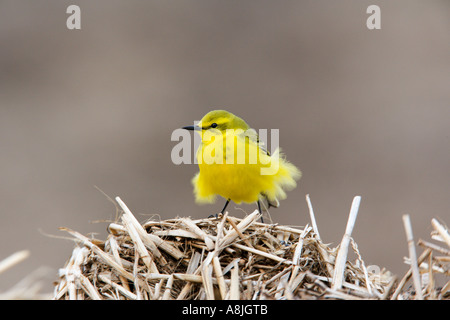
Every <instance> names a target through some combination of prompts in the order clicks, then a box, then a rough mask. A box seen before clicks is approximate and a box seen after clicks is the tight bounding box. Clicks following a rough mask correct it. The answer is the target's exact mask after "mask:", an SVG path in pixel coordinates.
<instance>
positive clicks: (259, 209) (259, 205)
mask: <svg viewBox="0 0 450 320" xmlns="http://www.w3.org/2000/svg"><path fill="white" fill-rule="evenodd" d="M257 203H258V211H259V213H261V223H264V219H263V217H262V210H261V203H260V202H259V200H258V202H257Z"/></svg>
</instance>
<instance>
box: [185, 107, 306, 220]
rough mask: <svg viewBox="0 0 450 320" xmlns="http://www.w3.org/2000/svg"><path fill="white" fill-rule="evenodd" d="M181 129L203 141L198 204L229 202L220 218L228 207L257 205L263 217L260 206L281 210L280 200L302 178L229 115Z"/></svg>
mask: <svg viewBox="0 0 450 320" xmlns="http://www.w3.org/2000/svg"><path fill="white" fill-rule="evenodd" d="M183 129H187V130H195V131H197V132H199V133H200V135H201V138H202V143H201V145H200V147H199V149H198V151H197V163H198V167H199V172H198V173H197V174H196V175H195V176H194V178H193V179H192V184H193V185H194V194H195V198H196V202H198V203H214V202H215V199H216V196H217V195H219V196H221V197H223V198H225V199H226V203H225V206H224V207H223V209H222V211H221V213H222V214H223V213H224V212H225V209H226V208H227V206H228V204H229V203H230V201H233V202H235V203H237V204H240V203H241V202H245V203H254V202H256V203H257V205H258V210H259V212H260V213H262V211H261V204H260V201H263V203H264V204H265V209H266V210H267V209H269V208H270V207H271V206H272V207H278V206H279V202H278V199H280V200H281V199H285V198H286V192H285V190H291V189H293V188H295V187H296V185H297V183H296V181H295V180H298V179H300V177H301V172H300V170H298V169H297V168H296V167H295V166H294V165H293V164H291V163H290V162H288V161H287V160H286V159H285V158H284V156H283V155H282V154H281V153H280V151H279V149H278V148H277V149H276V151H275V152H274V154H272V155H271V154H270V153H269V152H268V151H267V150H265V148H264V146H263V145H262V143H261V142H260V141H259V137H258V135H257V133H256V131H255V130H253V129H251V128H250V127H249V125H248V124H247V123H246V122H245V121H244V120H243V119H241V118H239V117H238V116H236V115H234V114H232V113H230V112H228V111H225V110H214V111H210V112H208V113H207V114H206V115H205V116H204V117H203V118H202V120H201V121H200V122H199V123H197V124H196V125H194V126H187V127H183Z"/></svg>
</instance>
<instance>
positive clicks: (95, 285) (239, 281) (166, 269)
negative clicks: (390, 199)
mask: <svg viewBox="0 0 450 320" xmlns="http://www.w3.org/2000/svg"><path fill="white" fill-rule="evenodd" d="M308 200H309V199H308ZM116 201H117V203H118V204H119V206H120V208H121V209H122V211H123V213H122V216H121V218H120V219H118V220H117V221H115V222H113V223H111V224H110V225H109V227H108V230H109V235H108V237H107V239H105V240H99V239H95V240H94V239H90V238H87V237H85V236H83V235H81V234H79V233H78V232H76V231H73V230H70V229H68V228H62V230H64V231H66V232H68V233H69V234H70V235H71V236H72V237H73V239H74V241H75V243H76V247H75V249H74V251H73V253H72V256H71V257H70V258H69V259H68V261H67V263H66V265H65V267H64V268H62V269H61V270H60V279H59V281H58V283H57V285H56V287H55V293H54V299H121V300H127V299H130V300H136V299H151V300H157V299H164V300H172V299H173V300H175V299H181V300H197V299H209V300H213V299H232V300H236V299H253V300H260V299H262V300H264V299H277V300H285V299H289V300H291V299H415V298H416V297H421V298H424V299H448V298H449V295H450V293H449V292H448V291H449V290H450V284H449V283H450V282H447V283H446V285H444V287H443V288H436V287H435V281H434V279H435V276H436V274H437V273H441V274H444V275H446V276H449V260H450V259H449V255H448V253H449V251H450V250H449V249H448V248H444V247H442V246H440V245H436V244H430V243H429V242H425V241H423V240H421V241H419V245H420V246H422V247H425V251H424V253H422V254H421V255H420V256H419V258H417V260H416V261H415V263H414V264H412V265H416V266H417V268H418V270H419V273H420V274H422V275H423V274H428V280H429V281H428V282H426V281H421V285H422V287H421V288H422V290H421V293H420V294H419V295H417V294H415V292H414V290H411V287H407V286H406V285H407V283H408V281H410V280H411V279H412V275H413V272H412V269H410V271H408V272H407V273H406V275H405V276H404V277H403V278H402V279H401V280H400V281H397V278H396V277H395V276H393V275H392V274H391V273H390V272H389V271H387V270H385V269H384V268H383V269H381V270H380V271H379V273H377V274H373V273H371V272H369V270H368V267H367V266H366V264H365V263H364V261H363V258H362V254H361V252H360V251H359V249H358V246H357V244H356V241H355V240H354V239H353V238H352V237H351V229H352V228H353V225H354V222H355V219H356V214H357V210H358V205H359V199H356V202H357V205H354V206H353V207H352V210H351V214H350V219H349V223H348V225H347V229H346V232H345V234H344V237H343V241H342V243H341V244H340V245H339V246H338V247H336V248H333V247H331V246H330V245H328V244H325V243H323V242H322V240H321V238H320V237H319V236H318V227H317V225H316V223H315V219H314V218H313V214H314V213H313V210H312V206H311V203H310V201H309V202H308V206H309V208H310V214H311V218H312V220H313V221H314V223H313V225H312V226H309V225H306V226H304V227H294V226H280V225H277V224H267V223H260V222H258V220H259V218H260V214H259V212H257V211H255V212H253V213H251V214H249V215H247V216H246V217H244V218H238V217H231V216H228V213H225V215H223V216H219V217H217V218H216V217H213V218H205V219H196V220H194V219H191V218H189V217H181V218H175V219H168V220H164V221H155V220H151V221H146V222H144V223H142V224H141V223H139V222H138V221H137V219H136V218H135V217H134V215H133V214H132V212H131V211H130V210H129V209H128V208H127V207H126V205H125V204H124V203H123V201H122V200H120V198H116ZM354 203H355V202H354ZM432 224H433V226H434V227H435V230H436V231H435V232H436V237H437V238H438V239H441V240H442V242H443V244H444V246H445V245H446V244H447V240H448V239H447V235H448V229H447V228H446V227H445V226H444V225H443V224H440V223H439V222H438V221H436V220H434V221H433V222H432ZM407 239H408V245H409V246H410V248H411V246H412V245H413V244H414V243H412V242H411V239H412V238H411V235H408V238H407ZM343 247H345V248H343ZM342 250H345V251H342ZM349 251H353V253H354V255H355V256H356V257H357V258H356V260H355V261H350V260H349V259H348V256H349V255H347V252H349ZM410 263H411V262H410ZM414 268H415V267H414ZM414 274H416V271H415V272H414ZM416 277H417V275H416ZM416 285H417V284H416ZM394 288H395V289H394ZM392 291H394V292H392Z"/></svg>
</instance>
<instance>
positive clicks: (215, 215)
mask: <svg viewBox="0 0 450 320" xmlns="http://www.w3.org/2000/svg"><path fill="white" fill-rule="evenodd" d="M230 201H231V199H228V200H227V202H225V205H224V206H223V209H222V211H220V213H221V214H222V215H223V213H224V212H225V209H226V208H227V207H228V204H229V203H230ZM213 217H216V218H218V217H219V214H217V213H216V214H212V215H210V216H209V217H208V218H213Z"/></svg>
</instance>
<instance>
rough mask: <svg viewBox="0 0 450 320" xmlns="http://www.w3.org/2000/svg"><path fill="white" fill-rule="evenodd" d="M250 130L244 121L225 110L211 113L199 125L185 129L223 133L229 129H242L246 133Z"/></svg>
mask: <svg viewBox="0 0 450 320" xmlns="http://www.w3.org/2000/svg"><path fill="white" fill-rule="evenodd" d="M249 128H250V127H249V126H248V124H247V123H246V122H245V121H244V120H242V119H241V118H239V117H238V116H236V115H234V114H232V113H231V112H228V111H225V110H213V111H210V112H208V113H207V114H206V115H205V116H204V117H203V118H202V120H200V122H199V123H198V124H197V125H195V126H187V127H183V129H187V130H198V131H202V130H208V129H216V130H219V131H221V132H222V133H223V132H225V131H226V130H227V129H235V130H236V129H242V130H244V131H245V130H247V129H249Z"/></svg>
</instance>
